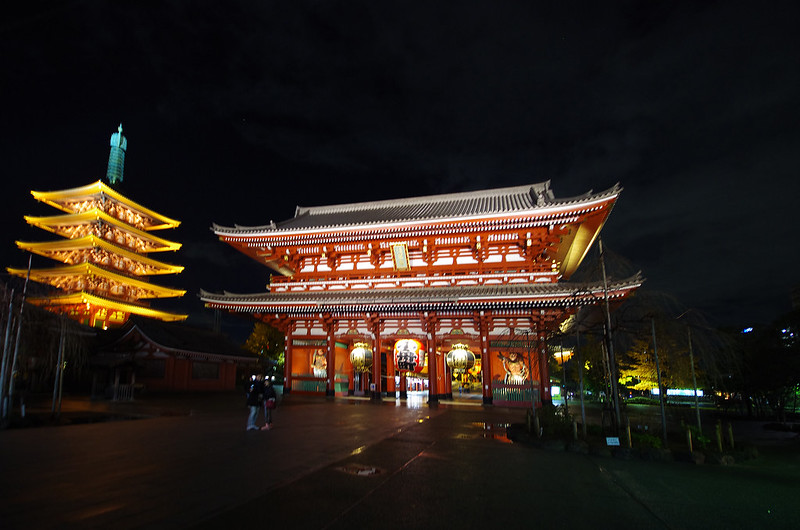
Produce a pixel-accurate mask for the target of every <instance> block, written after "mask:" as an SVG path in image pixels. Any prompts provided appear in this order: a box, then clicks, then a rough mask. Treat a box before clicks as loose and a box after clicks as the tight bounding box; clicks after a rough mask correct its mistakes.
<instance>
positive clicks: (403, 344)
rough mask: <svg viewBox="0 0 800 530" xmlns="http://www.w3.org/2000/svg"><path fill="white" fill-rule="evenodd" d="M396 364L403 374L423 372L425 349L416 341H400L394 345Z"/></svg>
mask: <svg viewBox="0 0 800 530" xmlns="http://www.w3.org/2000/svg"><path fill="white" fill-rule="evenodd" d="M394 363H395V366H396V367H397V369H398V370H399V371H401V372H417V373H419V372H422V370H423V369H424V368H425V349H424V348H423V346H422V343H421V342H420V341H418V340H416V339H400V340H398V341H397V342H395V343H394Z"/></svg>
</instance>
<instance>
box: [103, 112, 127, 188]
mask: <svg viewBox="0 0 800 530" xmlns="http://www.w3.org/2000/svg"><path fill="white" fill-rule="evenodd" d="M110 145H111V152H110V153H109V154H108V170H107V171H106V179H107V180H108V182H109V184H111V185H114V184H116V183H117V182H122V176H123V172H124V170H125V151H127V149H128V139H127V138H125V137H124V136H123V135H122V124H121V123H120V124H119V127H118V128H117V132H115V133H114V134H112V135H111V142H110Z"/></svg>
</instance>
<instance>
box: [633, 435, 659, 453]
mask: <svg viewBox="0 0 800 530" xmlns="http://www.w3.org/2000/svg"><path fill="white" fill-rule="evenodd" d="M631 443H632V444H633V446H634V447H652V448H654V449H661V445H662V444H661V438H659V437H658V436H653V435H652V434H646V433H641V432H632V433H631Z"/></svg>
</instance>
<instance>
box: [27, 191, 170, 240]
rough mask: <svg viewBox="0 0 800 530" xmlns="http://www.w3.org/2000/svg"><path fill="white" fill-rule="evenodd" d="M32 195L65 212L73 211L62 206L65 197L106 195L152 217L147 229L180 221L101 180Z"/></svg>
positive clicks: (158, 227)
mask: <svg viewBox="0 0 800 530" xmlns="http://www.w3.org/2000/svg"><path fill="white" fill-rule="evenodd" d="M31 194H32V195H33V197H34V198H35V199H36V200H37V201H40V202H43V203H45V204H49V205H50V206H53V207H54V208H58V209H59V210H62V211H64V212H67V213H74V212H73V211H72V210H70V209H69V208H66V207H64V206H63V204H62V203H63V201H64V200H65V199H73V200H75V199H81V198H84V197H85V198H87V199H89V198H92V197H95V196H99V195H106V196H108V197H110V198H112V199H113V200H115V201H117V202H119V203H121V204H124V205H125V206H127V207H128V208H130V209H132V210H135V211H137V212H138V213H140V214H142V215H144V216H146V217H149V218H150V219H153V220H154V221H155V222H156V223H157V224H154V225H153V226H150V227H149V228H148V229H149V230H161V229H164V228H176V227H178V226H180V224H181V222H180V221H177V220H175V219H171V218H169V217H167V216H165V215H161V214H160V213H157V212H155V211H153V210H151V209H150V208H146V207H144V206H142V205H141V204H139V203H137V202H135V201H132V200H130V199H128V198H127V197H125V196H124V195H122V194H121V193H119V192H118V191H116V190H115V189H114V188H112V187H111V186H109V185H108V184H106V183H105V182H103V181H102V180H98V181H97V182H93V183H92V184H88V185H86V186H81V187H78V188H70V189H66V190H58V191H31Z"/></svg>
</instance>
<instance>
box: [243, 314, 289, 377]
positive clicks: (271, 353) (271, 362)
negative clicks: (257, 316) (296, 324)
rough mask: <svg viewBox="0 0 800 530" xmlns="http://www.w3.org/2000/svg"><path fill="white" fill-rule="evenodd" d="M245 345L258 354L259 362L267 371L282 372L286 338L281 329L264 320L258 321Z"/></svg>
mask: <svg viewBox="0 0 800 530" xmlns="http://www.w3.org/2000/svg"><path fill="white" fill-rule="evenodd" d="M244 347H245V349H247V350H248V351H251V352H253V353H255V354H256V355H258V357H259V364H260V365H261V366H262V367H263V368H264V369H265V372H267V373H271V372H273V370H274V371H276V372H278V373H280V372H281V371H282V370H283V363H284V361H285V338H284V336H283V333H281V332H280V331H279V330H277V329H275V328H273V327H272V326H269V325H267V324H264V323H263V322H256V323H255V325H254V326H253V331H252V332H251V333H250V336H249V337H248V338H247V341H246V342H245V343H244Z"/></svg>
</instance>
